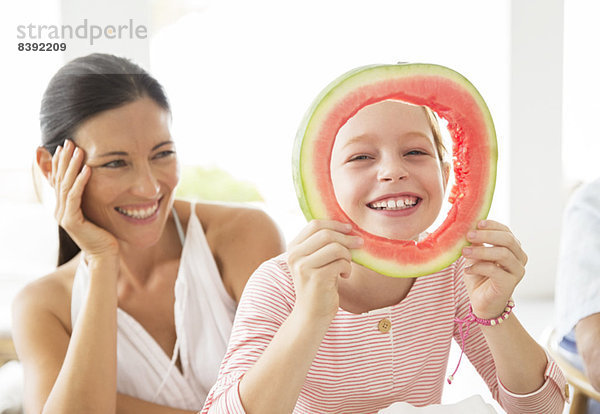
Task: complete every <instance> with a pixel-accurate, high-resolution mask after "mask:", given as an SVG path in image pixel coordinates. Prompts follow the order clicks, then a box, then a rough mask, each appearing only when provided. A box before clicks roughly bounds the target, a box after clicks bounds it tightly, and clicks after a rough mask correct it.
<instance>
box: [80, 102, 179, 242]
mask: <svg viewBox="0 0 600 414" xmlns="http://www.w3.org/2000/svg"><path fill="white" fill-rule="evenodd" d="M169 123H170V114H169V112H168V111H166V110H164V109H163V108H161V107H160V106H159V105H158V104H156V103H155V102H154V101H153V100H152V99H150V98H140V99H138V100H136V101H134V102H132V103H128V104H126V105H123V106H121V107H119V108H116V109H111V110H107V111H104V112H101V113H99V114H98V115H96V116H94V117H92V118H90V119H89V120H87V121H85V122H84V123H82V124H81V126H80V127H79V128H78V129H77V131H76V133H75V135H74V141H75V143H76V145H77V146H79V147H81V148H82V149H83V150H84V151H85V154H86V159H85V163H86V164H87V165H88V166H89V167H91V170H92V175H91V177H90V179H89V181H88V183H87V185H86V188H85V191H84V193H83V199H82V209H83V213H84V215H85V216H86V217H87V218H88V219H89V220H91V221H92V222H93V223H95V224H97V225H98V226H100V227H102V228H104V229H106V230H108V231H109V232H110V233H112V234H113V235H114V236H115V237H117V238H118V239H120V240H122V241H125V242H127V243H130V244H132V245H135V246H139V247H147V246H150V245H153V244H155V243H156V242H157V241H158V240H159V239H160V236H161V235H162V232H163V229H164V227H165V223H166V220H167V218H168V216H169V212H170V210H171V207H172V205H173V199H174V189H175V186H176V185H177V182H178V181H179V166H178V163H177V158H176V155H175V144H174V143H173V141H172V140H171V134H170V131H169Z"/></svg>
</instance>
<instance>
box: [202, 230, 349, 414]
mask: <svg viewBox="0 0 600 414" xmlns="http://www.w3.org/2000/svg"><path fill="white" fill-rule="evenodd" d="M348 231H350V228H348V227H346V225H344V224H341V223H337V222H319V221H313V222H311V224H309V225H308V226H307V227H306V228H305V229H304V231H303V232H302V233H301V234H300V235H299V236H298V237H297V238H296V240H295V241H294V242H292V244H291V246H290V254H289V258H288V263H289V272H290V273H291V278H292V279H293V282H292V281H291V280H289V279H290V276H289V275H288V274H287V273H285V272H284V271H282V270H281V267H276V268H274V267H273V262H274V261H270V262H268V263H267V264H265V265H263V266H262V267H261V268H259V269H258V270H257V272H256V273H255V274H254V275H253V276H252V278H251V279H250V281H249V283H248V286H247V288H246V290H245V291H244V295H243V297H242V301H241V303H240V307H239V309H238V313H237V314H236V320H235V325H234V328H233V332H232V337H231V341H230V343H229V349H228V351H227V354H226V356H225V360H224V362H223V365H222V366H221V372H220V373H219V379H218V380H217V384H216V385H215V386H214V387H213V389H212V390H211V393H210V395H209V397H208V399H207V403H206V405H205V407H204V411H203V412H239V411H242V410H244V411H245V412H247V413H286V412H292V411H293V409H294V407H295V405H296V401H297V399H298V396H299V394H300V392H301V390H302V386H303V384H304V380H305V378H306V375H307V373H308V370H309V368H310V366H311V364H312V361H313V359H314V356H315V355H316V353H317V351H318V349H319V346H320V343H321V340H322V339H323V337H324V336H325V333H326V332H327V329H328V327H329V324H330V322H331V320H332V319H333V317H334V316H335V315H336V313H337V310H338V304H339V297H338V294H337V278H338V277H340V276H342V277H346V276H347V275H349V273H350V268H351V267H350V253H349V251H348V249H349V248H356V247H358V246H359V245H360V242H359V241H358V238H357V237H355V236H349V235H347V234H344V233H347V232H348ZM285 268H287V266H285ZM281 280H288V284H284V285H283V286H282V287H277V286H274V285H273V284H274V283H275V284H277V283H279V284H281ZM292 283H293V284H292ZM281 292H283V294H282V293H281ZM238 390H239V394H238ZM242 407H243V408H242Z"/></svg>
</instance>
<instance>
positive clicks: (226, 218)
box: [197, 206, 285, 302]
mask: <svg viewBox="0 0 600 414" xmlns="http://www.w3.org/2000/svg"><path fill="white" fill-rule="evenodd" d="M212 207H213V210H216V211H213V213H212V216H213V217H214V218H213V220H211V223H210V224H209V226H208V228H209V230H208V236H207V237H209V238H210V242H212V243H210V242H209V244H211V247H212V248H213V255H214V257H215V260H216V261H217V263H218V265H219V271H220V273H221V277H222V279H223V285H224V286H225V288H226V289H227V291H228V292H229V294H230V295H231V296H232V297H233V299H235V301H236V302H239V301H240V298H241V296H242V292H243V291H244V287H245V286H246V282H247V281H248V278H249V277H250V275H251V274H252V273H253V272H254V271H255V270H256V269H257V268H258V266H260V264H261V263H263V262H264V261H266V260H268V259H271V258H273V257H275V256H278V255H280V254H281V253H283V252H284V251H285V242H284V240H283V236H282V235H281V232H280V231H279V229H278V228H277V225H276V224H275V222H274V221H273V220H272V219H271V218H270V217H269V216H268V215H267V214H266V213H265V212H263V211H261V210H258V209H253V208H244V207H230V206H212ZM203 208H204V209H205V210H202V209H203ZM205 213H206V206H204V207H202V206H198V207H197V214H198V217H202V216H203V215H204V214H205Z"/></svg>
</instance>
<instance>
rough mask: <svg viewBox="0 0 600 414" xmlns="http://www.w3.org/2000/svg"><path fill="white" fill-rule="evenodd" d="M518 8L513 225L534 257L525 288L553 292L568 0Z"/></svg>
mask: <svg viewBox="0 0 600 414" xmlns="http://www.w3.org/2000/svg"><path fill="white" fill-rule="evenodd" d="M511 8H512V9H511V64H510V66H511V69H510V73H511V79H510V169H509V174H510V186H509V189H510V190H509V191H510V225H511V228H512V230H513V232H514V233H515V234H516V235H517V237H518V238H519V239H520V240H521V242H522V245H523V247H524V249H525V251H526V252H527V254H528V255H529V263H528V265H527V275H526V278H525V279H524V281H523V282H522V283H521V285H520V286H519V288H518V294H519V295H521V296H528V297H551V296H552V294H553V292H554V279H555V272H556V256H557V253H558V244H559V237H560V224H561V216H562V199H563V194H562V180H563V175H562V159H561V149H562V145H561V135H562V81H563V78H562V74H563V49H562V47H563V0H528V1H522V0H512V2H511Z"/></svg>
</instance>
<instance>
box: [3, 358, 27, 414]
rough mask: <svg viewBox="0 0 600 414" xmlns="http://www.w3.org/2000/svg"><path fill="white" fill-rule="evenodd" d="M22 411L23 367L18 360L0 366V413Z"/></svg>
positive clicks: (10, 413) (9, 413) (15, 413)
mask: <svg viewBox="0 0 600 414" xmlns="http://www.w3.org/2000/svg"><path fill="white" fill-rule="evenodd" d="M22 412H23V368H22V367H21V363H20V362H18V361H8V362H7V363H6V364H4V365H2V366H1V367H0V414H21V413H22Z"/></svg>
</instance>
